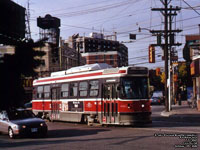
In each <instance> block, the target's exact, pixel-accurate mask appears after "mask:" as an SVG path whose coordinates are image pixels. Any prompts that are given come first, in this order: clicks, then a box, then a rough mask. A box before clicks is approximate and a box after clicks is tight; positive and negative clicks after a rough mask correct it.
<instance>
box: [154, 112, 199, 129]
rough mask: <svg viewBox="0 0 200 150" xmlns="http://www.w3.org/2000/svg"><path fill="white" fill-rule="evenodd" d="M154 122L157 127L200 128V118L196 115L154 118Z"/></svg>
mask: <svg viewBox="0 0 200 150" xmlns="http://www.w3.org/2000/svg"><path fill="white" fill-rule="evenodd" d="M152 122H153V126H155V127H158V126H159V127H194V126H200V116H199V115H194V114H184V115H181V114H179V115H171V116H169V117H163V116H152Z"/></svg>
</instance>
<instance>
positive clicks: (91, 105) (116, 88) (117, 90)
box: [32, 63, 151, 125]
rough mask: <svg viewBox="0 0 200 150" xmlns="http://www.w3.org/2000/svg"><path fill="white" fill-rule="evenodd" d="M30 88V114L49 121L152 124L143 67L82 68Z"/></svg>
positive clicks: (35, 83)
mask: <svg viewBox="0 0 200 150" xmlns="http://www.w3.org/2000/svg"><path fill="white" fill-rule="evenodd" d="M33 87H34V89H33V100H32V110H33V112H34V113H35V114H36V115H39V116H41V117H44V118H48V119H50V120H52V121H53V120H60V121H69V122H87V123H94V122H98V123H100V124H107V125H109V124H112V125H135V124H136V123H144V124H146V123H151V103H150V100H149V78H148V69H147V68H146V67H134V66H127V67H120V68H112V67H110V66H109V65H107V64H104V63H100V64H91V65H84V66H79V67H74V68H71V69H68V70H65V71H59V72H53V73H51V76H50V77H45V78H39V79H37V80H34V82H33Z"/></svg>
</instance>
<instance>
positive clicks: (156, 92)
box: [152, 91, 163, 97]
mask: <svg viewBox="0 0 200 150" xmlns="http://www.w3.org/2000/svg"><path fill="white" fill-rule="evenodd" d="M162 96H163V93H162V91H155V92H154V93H153V96H152V97H162Z"/></svg>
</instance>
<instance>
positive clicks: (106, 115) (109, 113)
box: [103, 83, 119, 124]
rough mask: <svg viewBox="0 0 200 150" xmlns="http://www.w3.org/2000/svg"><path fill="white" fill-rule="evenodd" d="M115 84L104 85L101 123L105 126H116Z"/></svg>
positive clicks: (117, 119) (116, 95)
mask: <svg viewBox="0 0 200 150" xmlns="http://www.w3.org/2000/svg"><path fill="white" fill-rule="evenodd" d="M116 87H117V84H115V83H112V84H111V83H110V84H105V85H104V94H103V95H104V100H103V106H104V107H103V108H104V109H103V111H104V112H103V123H106V124H118V123H119V114H118V102H117V99H118V92H117V88H116Z"/></svg>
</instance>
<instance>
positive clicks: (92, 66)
mask: <svg viewBox="0 0 200 150" xmlns="http://www.w3.org/2000/svg"><path fill="white" fill-rule="evenodd" d="M108 68H113V67H112V66H110V65H108V64H106V63H95V64H88V65H84V66H78V67H72V68H70V69H68V70H64V71H58V72H53V73H51V77H57V76H62V75H67V74H73V73H79V72H86V71H95V70H102V69H108Z"/></svg>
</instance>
